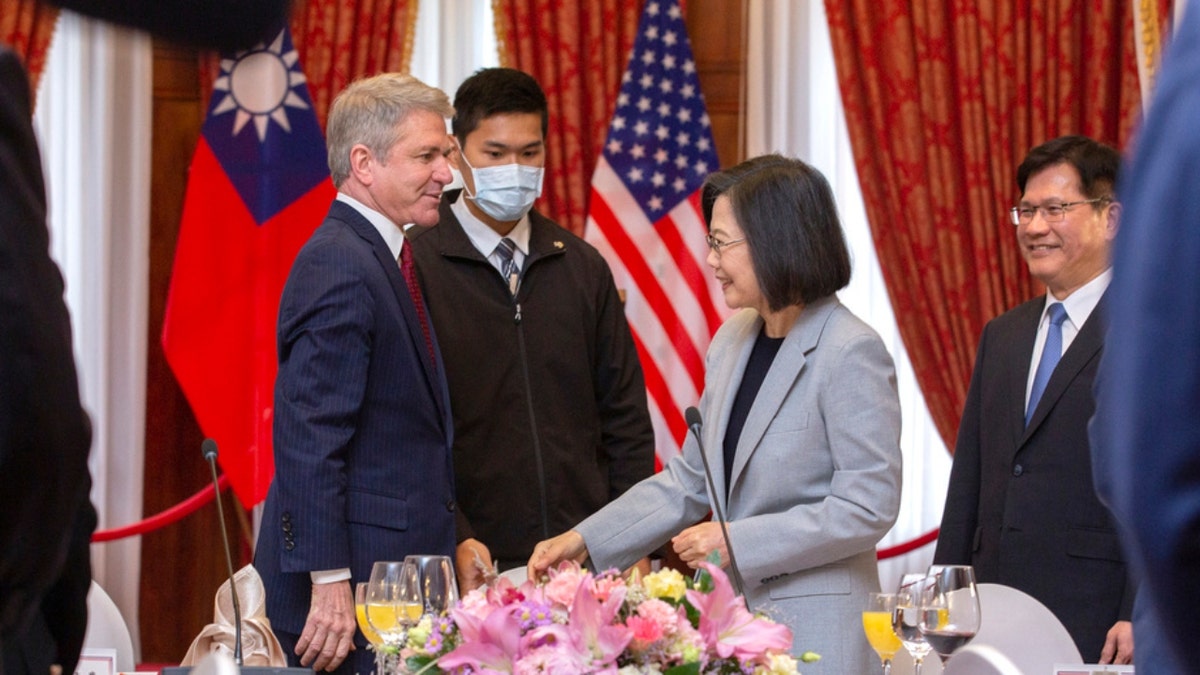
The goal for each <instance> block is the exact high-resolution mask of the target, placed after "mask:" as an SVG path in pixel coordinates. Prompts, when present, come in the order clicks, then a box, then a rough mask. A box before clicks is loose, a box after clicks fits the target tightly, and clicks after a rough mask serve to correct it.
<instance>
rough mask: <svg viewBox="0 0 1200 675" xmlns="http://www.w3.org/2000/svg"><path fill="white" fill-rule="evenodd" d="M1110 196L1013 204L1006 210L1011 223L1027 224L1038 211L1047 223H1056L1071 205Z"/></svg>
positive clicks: (1109, 200) (1100, 200)
mask: <svg viewBox="0 0 1200 675" xmlns="http://www.w3.org/2000/svg"><path fill="white" fill-rule="evenodd" d="M1111 201H1112V197H1096V198H1095V199H1084V200H1081V201H1077V202H1064V203H1062V204H1041V205H1038V206H1033V205H1029V206H1014V207H1012V208H1011V209H1009V210H1008V212H1009V214H1010V215H1011V216H1012V224H1013V225H1028V224H1029V223H1031V222H1033V216H1034V215H1035V214H1037V212H1038V211H1041V212H1042V219H1043V220H1045V221H1046V222H1047V223H1057V222H1060V221H1062V219H1063V218H1066V217H1067V211H1068V210H1070V208H1071V207H1072V206H1079V205H1080V204H1098V203H1101V202H1111Z"/></svg>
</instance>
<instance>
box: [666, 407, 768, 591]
mask: <svg viewBox="0 0 1200 675" xmlns="http://www.w3.org/2000/svg"><path fill="white" fill-rule="evenodd" d="M683 419H684V421H685V422H687V425H688V429H689V430H691V432H692V435H693V436H695V437H696V445H697V446H698V447H699V448H700V460H701V461H702V462H703V463H704V477H705V478H707V479H708V491H709V493H711V494H712V496H713V498H712V507H713V512H714V513H716V514H717V522H718V523H720V525H721V536H722V537H724V538H725V548H726V550H728V551H729V572H730V575H731V576H732V577H733V586H734V588H735V589H737V592H738V595H740V596H742V600H743V601H744V602H745V603H746V609H747V610H750V599H749V598H747V597H746V589H745V588H744V586H743V585H742V573H741V572H739V571H738V566H737V558H736V557H734V555H733V542H732V541H730V540H729V528H728V527H726V525H725V513H724V512H723V511H722V510H721V497H720V495H718V494H717V486H716V484H715V483H713V477H712V469H711V468H709V466H708V455H707V454H705V452H704V439H702V438H700V427H701V425H702V424H703V423H702V422H701V421H700V411H699V410H697V409H696V408H695V407H689V408H688V409H687V410H684V411H683ZM751 611H753V610H751Z"/></svg>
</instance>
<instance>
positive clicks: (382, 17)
mask: <svg viewBox="0 0 1200 675" xmlns="http://www.w3.org/2000/svg"><path fill="white" fill-rule="evenodd" d="M416 22H417V0H374V1H371V2H368V1H363V0H301V1H300V2H297V3H296V6H295V8H294V9H293V14H292V22H291V26H292V40H293V41H294V42H295V43H296V51H297V53H299V55H300V63H301V65H302V66H303V67H304V72H305V74H306V75H307V77H308V88H309V93H310V94H311V95H312V99H313V105H314V106H315V108H316V112H317V120H318V121H319V122H320V123H321V128H322V129H324V128H325V115H326V114H327V113H328V112H329V106H330V105H331V104H332V103H333V98H334V97H335V96H337V94H338V92H340V91H341V90H342V89H344V88H345V87H346V85H347V84H350V82H352V81H354V80H356V79H358V78H360V77H369V76H371V75H378V74H379V73H387V72H408V65H409V63H410V62H411V60H412V44H413V28H414V26H415V25H416Z"/></svg>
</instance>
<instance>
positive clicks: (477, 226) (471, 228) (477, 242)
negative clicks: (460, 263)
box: [450, 190, 532, 258]
mask: <svg viewBox="0 0 1200 675" xmlns="http://www.w3.org/2000/svg"><path fill="white" fill-rule="evenodd" d="M450 211H451V212H452V213H454V217H456V218H458V222H459V223H460V224H461V225H462V228H463V232H466V233H467V238H469V239H470V240H471V244H472V245H474V246H475V248H476V249H477V250H478V251H479V252H480V253H481V254H483V257H485V258H486V257H488V256H490V255H491V254H492V253H493V252H494V251H495V250H496V247H497V246H499V245H500V239H501V237H500V233H499V232H496V231H495V230H493V229H492V228H491V227H489V226H488V224H487V223H485V222H483V221H482V220H480V219H478V218H476V217H475V214H473V213H471V209H470V208H468V207H467V193H466V190H463V192H462V194H460V195H459V198H458V199H456V200H454V201H453V202H451V204H450ZM531 230H532V226H531V225H530V223H529V214H528V213H526V214H525V215H523V216H521V219H520V220H518V221H517V224H516V226H515V227H513V229H512V231H511V232H509V233H508V234H507V235H505V236H507V237H508V238H509V239H511V240H512V241H513V243H514V244H516V245H517V250H519V251H520V252H521V253H522V254H524V255H529V233H530V231H531Z"/></svg>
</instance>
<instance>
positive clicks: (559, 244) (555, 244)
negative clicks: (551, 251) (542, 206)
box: [554, 241, 563, 248]
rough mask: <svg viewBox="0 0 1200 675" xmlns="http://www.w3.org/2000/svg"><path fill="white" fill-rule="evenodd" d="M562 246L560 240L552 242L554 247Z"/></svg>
mask: <svg viewBox="0 0 1200 675" xmlns="http://www.w3.org/2000/svg"><path fill="white" fill-rule="evenodd" d="M562 247H563V243H562V242H561V241H556V242H554V248H562Z"/></svg>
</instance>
